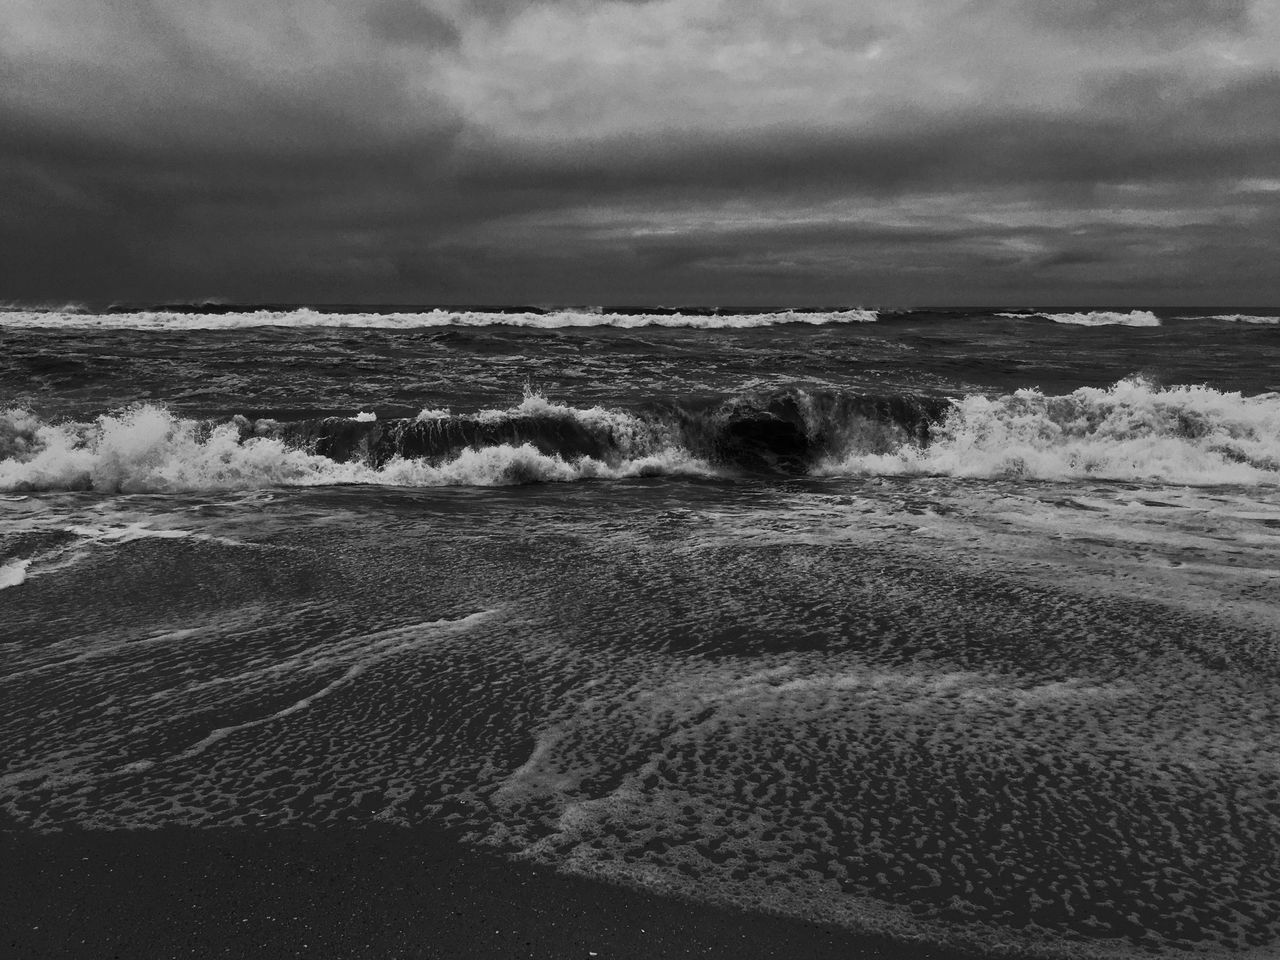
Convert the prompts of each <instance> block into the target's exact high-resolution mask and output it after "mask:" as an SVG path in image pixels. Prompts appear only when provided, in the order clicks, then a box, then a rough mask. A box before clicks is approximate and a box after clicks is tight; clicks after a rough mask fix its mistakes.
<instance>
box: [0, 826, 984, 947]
mask: <svg viewBox="0 0 1280 960" xmlns="http://www.w3.org/2000/svg"><path fill="white" fill-rule="evenodd" d="M0 859H2V860H3V862H4V863H5V864H6V867H5V869H4V871H3V872H2V879H0V915H3V916H4V917H5V918H6V921H7V922H6V923H5V932H4V933H3V934H2V935H0V952H3V953H4V954H5V955H6V956H9V957H12V958H14V960H43V958H50V960H52V958H55V957H56V958H95V960H97V958H106V957H121V958H129V960H147V958H152V957H156V958H159V957H212V956H233V957H254V958H262V960H268V958H276V957H318V958H325V960H329V958H345V957H351V958H357V957H358V958H362V960H375V958H392V957H394V958H447V957H466V958H476V960H484V958H499V957H501V958H505V957H535V958H560V957H584V958H587V957H592V956H597V957H600V958H602V960H603V958H637V960H639V958H649V957H673V958H675V957H735V958H744V960H745V958H766V957H786V958H791V957H795V958H805V960H819V958H826V957H831V958H836V957H840V958H844V960H850V958H865V960H967V958H971V957H973V956H974V954H970V953H965V952H961V951H955V950H949V949H944V948H935V947H928V946H921V945H911V944H903V943H899V942H896V941H893V940H890V939H888V938H885V937H879V936H874V935H868V934H858V933H853V932H851V931H848V930H844V929H841V928H838V927H831V926H824V925H820V924H816V923H808V922H805V921H800V920H791V919H784V918H778V917H770V916H765V915H761V914H752V913H745V912H739V911H734V910H731V909H726V908H721V907H713V906H709V905H706V904H700V903H695V902H691V901H686V900H679V899H673V898H669V897H665V896H662V895H659V894H655V893H648V892H644V891H640V890H634V889H630V888H627V887H622V886H616V885H613V884H608V883H603V882H598V881H593V880H588V879H583V878H579V877H572V876H565V875H562V874H558V873H556V872H555V871H554V870H552V869H550V868H548V867H544V866H539V865H535V864H530V863H523V862H514V861H508V860H506V859H504V858H502V857H501V856H499V855H497V854H495V853H492V852H489V851H485V850H478V849H474V848H468V847H464V846H462V845H460V844H458V843H457V842H456V840H454V839H453V838H452V837H451V836H450V835H448V834H446V833H445V832H443V831H441V830H438V829H433V828H429V827H427V828H422V827H419V828H413V829H408V830H406V829H403V828H392V827H387V828H383V827H364V828H359V829H356V828H336V829H323V830H308V829H281V828H274V829H264V828H255V827H245V828H218V829H204V830H196V829H189V828H164V829H160V830H152V831H66V832H60V833H48V834H37V833H32V832H28V831H22V830H12V829H9V830H4V831H3V832H0Z"/></svg>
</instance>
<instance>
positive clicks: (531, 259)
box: [0, 0, 1280, 305]
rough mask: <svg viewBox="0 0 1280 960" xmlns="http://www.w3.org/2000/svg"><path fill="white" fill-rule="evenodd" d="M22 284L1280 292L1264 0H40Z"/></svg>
mask: <svg viewBox="0 0 1280 960" xmlns="http://www.w3.org/2000/svg"><path fill="white" fill-rule="evenodd" d="M0 129H2V130H3V131H4V134H5V135H4V136H3V137H0V184H3V186H0V246H2V247H3V253H4V261H5V264H6V267H5V270H4V272H3V274H2V275H0V299H25V300H33V299H68V298H82V299H91V300H110V299H155V298H167V297H183V298H191V297H205V296H221V297H227V298H233V299H248V300H289V301H299V300H300V301H310V302H320V301H364V302H371V301H381V302H393V301H419V302H424V301H428V302H472V303H492V302H499V301H534V302H542V301H555V302H607V303H622V302H649V303H675V302H704V303H740V304H748V303H797V302H806V303H864V304H899V305H912V304H923V303H961V302H970V303H972V302H987V303H1100V304H1101V303H1111V304H1124V303H1157V304H1158V303H1168V304H1177V303H1205V304H1209V303H1224V304H1225V303H1237V304H1259V305H1260V304H1265V303H1275V302H1280V274H1278V273H1277V271H1276V270H1275V269H1274V265H1275V263H1276V262H1277V254H1278V253H1280V5H1278V4H1276V3H1274V2H1272V0H1258V2H1253V3H1249V2H1248V0H1195V2H1193V0H1108V2H1103V0H1097V2H1094V0H1083V2H1078V3H1072V4H1062V3H1060V2H1055V0H1032V2H1027V0H1021V2H1016V0H927V2H926V0H892V2H889V0H879V2H869V3H863V4H840V3H835V2H833V0H782V2H778V0H774V2H768V3H766V2H762V0H732V2H731V0H646V2H635V0H632V2H622V0H612V2H599V0H544V2H534V3H525V2H521V3H515V2H504V0H480V2H470V0H362V2H338V0H292V2H282V3H278V4H261V3H255V2H250V0H211V2H208V3H204V4H180V3H178V2H176V0H106V2H103V3H100V4H91V5H85V4H83V3H79V2H76V0H11V2H9V3H7V4H6V5H5V6H4V8H3V10H0Z"/></svg>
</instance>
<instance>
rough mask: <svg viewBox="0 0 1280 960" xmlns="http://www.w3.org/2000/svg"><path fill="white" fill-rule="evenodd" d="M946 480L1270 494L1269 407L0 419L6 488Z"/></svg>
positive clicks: (1148, 398) (794, 404)
mask: <svg viewBox="0 0 1280 960" xmlns="http://www.w3.org/2000/svg"><path fill="white" fill-rule="evenodd" d="M742 475H757V476H783V477H785V476H802V475H817V476H867V475H875V476H902V475H906V476H910V475H928V476H955V477H972V478H1008V477H1014V478H1018V477H1023V478H1031V479H1041V480H1055V481H1069V480H1075V479H1080V478H1100V479H1119V480H1132V481H1145V480H1151V481H1159V482H1166V483H1176V484H1201V485H1203V484H1220V483H1226V484H1246V485H1280V394H1261V395H1258V396H1254V397H1246V396H1242V395H1241V394H1239V393H1224V392H1219V391H1216V390H1213V389H1211V388H1209V387H1202V386H1174V387H1159V386H1156V385H1154V384H1152V383H1149V382H1147V381H1144V380H1140V379H1129V380H1124V381H1121V382H1119V383H1117V384H1114V385H1113V386H1111V387H1108V388H1106V389H1096V388H1082V389H1079V390H1076V391H1074V392H1072V393H1070V394H1066V395H1063V396H1052V395H1045V394H1042V393H1040V392H1039V391H1038V390H1034V389H1024V390H1019V391H1016V392H1014V393H1012V394H1006V395H1003V396H996V397H990V396H983V395H970V396H965V397H962V398H957V399H946V398H941V397H933V396H923V395H912V394H900V395H883V396H872V395H863V394H854V393H848V392H843V391H838V390H826V391H809V390H801V389H796V388H792V389H783V390H775V391H770V392H757V393H747V394H741V395H737V396H731V397H727V398H724V399H721V400H703V401H670V402H658V401H655V402H651V403H649V404H646V405H644V406H642V407H639V408H636V409H630V410H624V409H612V408H605V407H599V406H596V407H590V408H582V407H573V406H569V405H566V404H560V403H555V402H553V401H550V400H548V399H546V398H545V397H542V396H540V395H536V394H530V395H528V396H526V397H525V398H524V400H523V401H522V402H520V403H519V404H516V405H514V406H511V407H508V408H503V409H496V408H495V409H486V410H480V411H478V412H475V413H458V414H455V413H453V412H451V411H449V410H424V411H423V412H422V413H421V414H419V415H418V416H417V417H415V418H398V419H391V420H379V419H377V417H376V416H375V415H373V414H372V413H361V414H360V415H358V416H354V417H350V418H346V417H323V418H314V419H301V420H295V421H286V422H281V421H276V420H256V421H251V420H249V419H247V418H245V417H241V416H237V417H234V418H232V419H230V420H226V421H221V422H208V421H197V420H190V419H184V418H181V417H178V416H176V415H174V414H172V413H171V412H169V411H168V410H166V409H164V408H162V407H157V406H153V405H142V406H137V407H133V408H130V409H128V410H125V411H123V412H121V413H118V414H112V415H104V416H102V417H99V418H98V419H97V420H96V421H94V422H92V423H74V422H63V423H57V422H47V421H44V420H42V419H41V418H39V417H38V416H36V415H34V414H32V413H30V412H29V411H25V410H10V411H8V412H6V413H3V414H0V490H59V489H61V490H67V489H71V490H75V489H91V490H98V491H102V492H145V491H154V492H176V491H185V490H206V489H252V488H260V487H269V486H314V485H327V484H386V485H397V486H444V485H450V486H452V485H471V486H491V485H500V484H516V483H533V482H552V481H573V480H585V479H620V478H625V477H636V476H695V477H725V476H742Z"/></svg>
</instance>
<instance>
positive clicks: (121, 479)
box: [0, 405, 714, 493]
mask: <svg viewBox="0 0 1280 960" xmlns="http://www.w3.org/2000/svg"><path fill="white" fill-rule="evenodd" d="M324 424H332V425H333V429H334V431H335V432H336V431H337V430H338V428H339V427H340V426H341V425H342V424H349V425H350V427H351V428H352V429H353V430H360V429H364V430H366V431H368V430H371V429H372V430H374V431H376V430H377V429H378V425H377V423H376V422H375V421H370V420H354V419H353V420H345V421H344V420H339V419H337V418H334V419H333V420H322V421H308V422H303V423H300V424H273V423H270V422H269V421H258V422H257V423H256V424H254V425H250V424H249V422H248V421H246V420H245V419H244V418H236V419H234V420H231V421H229V422H225V423H221V424H214V425H211V424H208V423H204V422H201V421H198V420H189V419H184V418H180V417H177V416H174V415H173V414H172V413H170V412H169V411H168V410H165V409H164V408H162V407H157V406H153V405H143V406H138V407H134V408H131V409H129V410H126V411H124V412H123V413H119V414H113V415H105V416H101V417H99V418H98V419H97V420H96V421H94V422H93V423H60V424H58V423H46V422H44V421H42V420H40V419H39V418H37V417H35V416H34V415H32V414H31V413H30V412H28V411H25V410H10V411H7V412H5V413H3V414H0V490H95V491H99V492H104V493H143V492H162V493H177V492H184V491H195V490H234V489H255V488H262V487H273V486H323V485H332V484H386V485H394V486H424V487H425V486H495V485H502V484H517V483H535V482H547V481H569V480H579V479H593V478H599V479H617V478H621V477H633V476H651V475H660V474H681V475H694V476H701V475H711V474H713V473H714V471H713V470H712V468H711V467H710V466H708V465H706V464H703V463H700V462H698V461H696V460H695V459H693V458H691V457H689V456H687V455H684V454H683V452H682V451H679V450H674V451H666V450H655V451H653V452H651V453H645V454H642V455H638V456H635V457H627V456H624V455H618V456H613V457H607V458H606V457H592V456H588V455H585V454H578V455H576V456H575V455H561V454H560V453H557V452H546V451H544V450H540V449H538V447H536V446H535V445H533V444H532V443H528V442H519V441H517V442H511V443H508V442H502V441H498V442H495V443H493V444H489V445H485V446H481V447H475V448H470V447H466V446H465V445H460V446H459V447H458V448H456V449H453V450H451V451H450V452H451V454H452V455H449V456H438V457H434V458H428V457H418V458H407V457H404V456H401V455H396V454H393V455H390V456H387V457H385V458H379V459H373V458H371V457H368V456H363V457H362V456H361V454H364V453H368V452H369V450H368V445H367V443H366V444H365V445H364V446H360V445H359V442H358V441H357V442H356V444H355V445H354V446H353V447H351V448H350V449H341V448H340V446H339V445H340V444H341V442H342V440H343V439H344V438H343V437H342V436H338V437H337V438H336V439H335V438H333V437H327V436H322V435H317V434H316V430H317V429H323V425H324ZM255 429H256V431H257V434H256V435H255V434H254V432H253V431H254V430H255ZM308 437H313V442H312V443H310V444H308V443H307V442H306V439H307V438H308ZM346 439H350V437H347V438H346ZM366 439H367V438H366ZM317 447H319V448H320V449H319V451H317ZM330 454H331V455H330ZM344 454H346V455H349V456H344ZM349 457H350V458H349Z"/></svg>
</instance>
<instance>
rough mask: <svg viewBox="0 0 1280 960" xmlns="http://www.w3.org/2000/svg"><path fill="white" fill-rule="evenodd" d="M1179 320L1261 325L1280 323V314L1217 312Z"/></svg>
mask: <svg viewBox="0 0 1280 960" xmlns="http://www.w3.org/2000/svg"><path fill="white" fill-rule="evenodd" d="M1178 319H1179V320H1224V321H1226V322H1228V323H1254V324H1259V325H1268V326H1275V325H1277V324H1280V316H1258V315H1256V314H1248V313H1216V314H1213V315H1212V316H1203V315H1196V316H1191V317H1179V318H1178Z"/></svg>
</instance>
